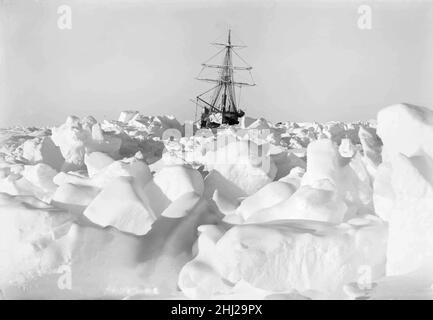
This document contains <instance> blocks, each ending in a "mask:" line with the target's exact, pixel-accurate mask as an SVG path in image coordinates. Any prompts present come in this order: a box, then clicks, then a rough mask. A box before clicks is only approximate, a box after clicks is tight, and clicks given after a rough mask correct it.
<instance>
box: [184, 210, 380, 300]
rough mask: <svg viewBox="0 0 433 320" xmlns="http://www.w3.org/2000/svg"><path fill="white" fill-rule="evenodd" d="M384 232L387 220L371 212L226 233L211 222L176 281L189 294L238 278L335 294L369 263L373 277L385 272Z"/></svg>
mask: <svg viewBox="0 0 433 320" xmlns="http://www.w3.org/2000/svg"><path fill="white" fill-rule="evenodd" d="M386 236H387V233H386V226H385V224H383V223H381V222H380V221H378V220H377V219H374V218H372V217H371V218H369V217H366V218H364V219H362V221H357V222H356V223H354V224H342V225H338V226H329V225H328V224H323V223H318V222H278V223H268V224H257V225H240V226H235V227H232V228H231V229H230V230H228V231H227V232H225V233H224V232H221V231H219V230H218V229H215V228H214V227H213V228H211V230H209V231H208V232H204V234H202V235H200V238H199V253H198V255H197V257H196V258H195V259H194V260H192V261H191V262H189V263H187V264H186V265H185V266H184V267H183V269H182V271H181V273H180V276H179V282H178V283H179V287H180V288H181V290H182V291H183V292H184V293H185V294H186V295H187V296H188V297H190V298H197V297H202V298H203V297H206V298H210V297H214V296H216V297H218V296H219V295H221V294H228V293H231V292H234V291H236V290H239V289H238V288H237V287H236V285H237V284H238V283H240V282H242V281H243V282H246V283H247V284H249V285H250V286H251V287H253V288H257V289H261V290H265V291H267V292H268V294H271V293H284V292H291V291H293V290H296V291H297V292H299V293H300V294H303V293H306V294H307V296H308V295H311V294H312V293H314V294H318V295H320V294H321V295H326V296H327V297H337V298H338V297H342V296H343V295H344V293H343V291H342V290H343V287H344V284H345V283H348V282H351V281H356V279H357V278H358V277H359V272H360V270H361V268H365V267H368V268H369V272H370V274H371V278H372V279H373V280H374V279H377V278H378V277H380V276H383V274H384V271H385V251H386Z"/></svg>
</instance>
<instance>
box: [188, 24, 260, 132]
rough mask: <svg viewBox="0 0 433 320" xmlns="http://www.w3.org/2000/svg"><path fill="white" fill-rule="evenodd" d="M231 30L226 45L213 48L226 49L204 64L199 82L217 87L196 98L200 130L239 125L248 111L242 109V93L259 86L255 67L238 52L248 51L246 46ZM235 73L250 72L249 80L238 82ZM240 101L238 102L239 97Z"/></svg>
mask: <svg viewBox="0 0 433 320" xmlns="http://www.w3.org/2000/svg"><path fill="white" fill-rule="evenodd" d="M231 37H232V34H231V30H230V29H229V30H228V35H227V41H226V42H213V43H211V44H212V45H215V46H218V47H222V49H221V50H219V51H218V52H217V53H216V54H215V55H214V56H212V57H211V58H210V59H208V60H207V61H206V62H204V63H202V69H201V71H200V73H199V75H198V76H197V78H196V79H197V80H200V81H205V82H209V83H212V84H213V85H214V86H213V87H212V88H210V89H209V90H207V91H205V92H203V93H201V94H200V95H198V96H197V97H196V101H195V102H196V107H197V108H201V109H202V112H201V117H200V120H199V121H200V127H201V128H217V127H219V126H221V125H236V124H238V123H239V118H241V117H243V116H244V115H245V112H244V111H242V110H241V109H240V108H239V105H240V90H241V88H242V87H244V86H255V83H254V79H253V76H252V74H251V69H252V67H251V66H250V65H249V64H248V63H247V62H246V61H245V60H244V59H243V58H242V57H241V56H240V55H239V53H238V52H237V50H238V49H241V48H245V47H246V46H245V45H241V44H233V43H232V39H231ZM221 56H223V58H222V63H212V62H210V61H211V60H214V59H215V58H218V57H221ZM235 58H236V60H240V62H241V64H239V65H234V59H235ZM209 70H215V71H216V72H217V74H216V76H206V75H204V73H205V72H206V71H209ZM235 72H236V74H237V75H238V74H239V73H240V72H243V73H247V74H248V75H249V78H248V79H247V80H246V81H243V80H237V81H236V80H235ZM237 95H239V97H238V101H236V97H237Z"/></svg>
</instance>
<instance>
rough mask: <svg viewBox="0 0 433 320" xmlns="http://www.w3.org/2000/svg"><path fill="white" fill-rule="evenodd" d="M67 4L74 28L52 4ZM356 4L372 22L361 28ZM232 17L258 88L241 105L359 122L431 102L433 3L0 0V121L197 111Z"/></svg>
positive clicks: (261, 112) (277, 116) (183, 115)
mask: <svg viewBox="0 0 433 320" xmlns="http://www.w3.org/2000/svg"><path fill="white" fill-rule="evenodd" d="M61 4H67V5H69V6H71V8H72V30H60V29H59V28H58V27H57V19H58V17H59V15H58V14H57V7H58V6H59V5H61ZM360 4H369V5H371V7H372V10H373V11H372V14H373V16H372V18H373V20H372V23H373V24H372V30H360V29H359V28H358V27H357V21H358V17H359V14H358V12H357V10H358V6H359V5H360ZM227 25H230V26H231V27H232V28H233V29H234V32H235V34H236V35H237V36H238V37H239V38H241V39H242V40H243V42H245V43H246V44H247V45H248V48H246V49H242V51H241V52H240V53H241V54H242V56H243V57H244V58H245V59H246V60H247V61H248V62H249V63H250V64H251V65H252V66H253V67H254V69H253V75H254V79H255V80H256V82H257V86H256V87H253V88H246V89H243V90H242V104H241V108H243V109H244V110H246V112H247V114H248V115H251V116H263V117H265V118H267V119H269V120H272V121H282V120H295V121H313V120H316V121H327V120H361V119H370V118H374V117H375V114H376V112H377V111H378V110H379V109H380V108H381V107H384V106H386V105H389V104H392V103H396V102H411V103H414V104H420V105H425V106H430V107H433V2H432V1H401V2H397V1H362V2H359V1H344V2H343V1H334V2H331V1H296V2H295V1H278V2H276V1H254V2H251V1H248V2H246V1H182V0H181V1H163V2H161V1H138V0H137V1H132V0H129V1H120V0H117V1H113V0H111V1H108V0H107V1H103V0H100V1H96V0H92V1H89V0H87V1H84V0H64V1H56V0H39V1H34V0H0V28H1V29H0V126H1V127H4V126H12V125H29V126H30V125H53V124H58V123H61V122H63V121H64V119H65V117H66V116H67V115H69V114H74V115H77V116H86V115H94V116H95V117H96V118H97V119H98V120H102V119H104V118H107V119H116V118H117V117H118V114H119V113H120V111H122V110H129V109H133V110H139V111H140V112H142V113H143V114H149V115H157V114H173V115H175V116H177V117H178V118H179V119H180V120H185V119H193V118H194V113H195V107H194V105H193V104H192V103H191V102H190V101H189V99H191V98H194V97H195V96H196V95H197V94H199V93H200V92H201V91H202V90H203V89H206V88H208V84H202V83H200V82H198V81H197V80H194V77H195V76H196V75H197V74H198V73H199V71H200V63H202V62H203V61H205V60H207V59H208V58H209V57H210V56H212V54H214V53H215V52H216V48H214V47H212V46H210V45H209V43H210V42H212V41H213V40H215V38H217V37H219V36H221V35H223V34H224V33H225V32H226V28H227Z"/></svg>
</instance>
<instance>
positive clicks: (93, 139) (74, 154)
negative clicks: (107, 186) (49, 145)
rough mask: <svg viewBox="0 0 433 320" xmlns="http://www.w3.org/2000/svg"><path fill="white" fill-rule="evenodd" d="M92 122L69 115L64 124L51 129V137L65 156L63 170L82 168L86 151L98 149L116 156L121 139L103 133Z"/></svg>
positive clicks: (98, 126)
mask: <svg viewBox="0 0 433 320" xmlns="http://www.w3.org/2000/svg"><path fill="white" fill-rule="evenodd" d="M92 123H93V121H91V122H90V123H88V122H85V121H81V120H80V119H79V118H77V117H75V116H69V117H68V118H67V119H66V122H65V123H64V124H62V125H61V126H59V127H55V128H53V129H52V136H51V138H52V140H53V142H54V144H55V145H57V146H59V147H60V150H61V152H62V155H63V157H64V158H65V164H64V165H63V168H62V170H63V171H68V170H78V169H81V168H83V167H84V156H85V154H86V152H88V153H91V152H94V151H100V152H104V153H107V154H108V155H110V156H112V157H114V158H116V157H118V151H119V149H120V146H121V143H122V140H121V139H119V138H117V137H113V136H110V135H107V134H105V133H104V132H103V131H102V129H101V126H100V125H99V124H98V123H95V124H93V125H92V126H91V127H90V125H91V124H92Z"/></svg>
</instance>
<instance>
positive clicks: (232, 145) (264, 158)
mask: <svg viewBox="0 0 433 320" xmlns="http://www.w3.org/2000/svg"><path fill="white" fill-rule="evenodd" d="M264 149H265V147H264V146H263V145H261V146H258V145H257V144H255V143H254V142H251V141H245V140H243V141H234V142H233V141H232V142H229V143H228V144H226V145H223V146H222V147H221V148H218V149H217V150H214V151H209V152H208V153H207V154H206V156H205V158H206V159H205V161H206V166H207V170H208V171H210V170H215V171H218V173H220V174H221V175H222V176H223V177H224V178H226V179H227V180H229V181H230V182H232V183H233V184H234V185H236V186H237V187H238V188H239V189H241V190H242V191H244V192H245V193H246V194H248V195H251V194H253V193H254V192H256V191H257V190H259V189H260V188H262V187H263V186H265V185H266V184H268V183H270V182H271V181H272V180H273V179H274V178H275V175H276V173H277V168H276V166H275V163H274V162H273V160H272V159H271V158H270V157H269V156H268V155H266V153H265V150H264Z"/></svg>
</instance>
